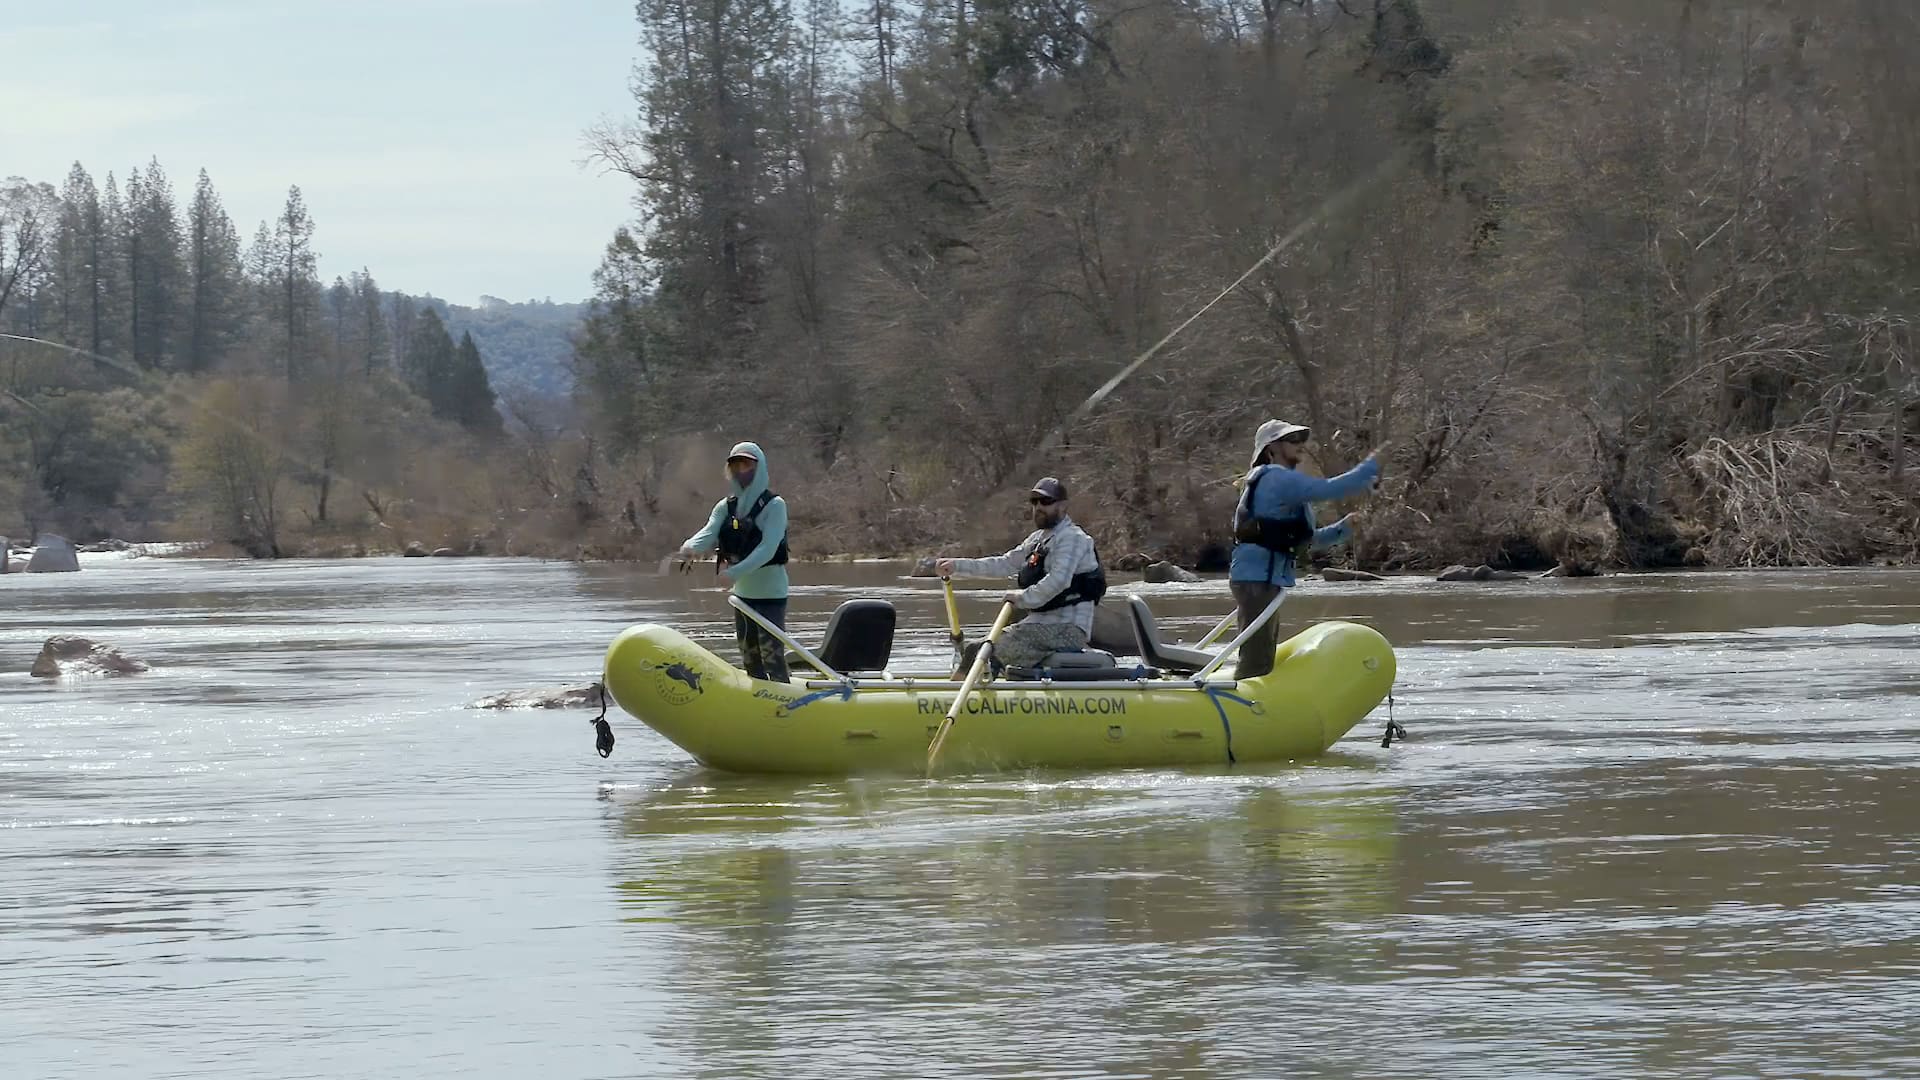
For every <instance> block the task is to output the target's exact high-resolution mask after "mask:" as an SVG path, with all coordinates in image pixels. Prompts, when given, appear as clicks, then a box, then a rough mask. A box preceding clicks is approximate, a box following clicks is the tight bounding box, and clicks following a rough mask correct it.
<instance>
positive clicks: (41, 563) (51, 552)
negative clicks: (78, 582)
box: [27, 533, 80, 574]
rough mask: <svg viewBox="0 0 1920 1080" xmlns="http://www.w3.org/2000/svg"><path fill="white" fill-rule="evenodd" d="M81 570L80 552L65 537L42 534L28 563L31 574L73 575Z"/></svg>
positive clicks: (28, 571)
mask: <svg viewBox="0 0 1920 1080" xmlns="http://www.w3.org/2000/svg"><path fill="white" fill-rule="evenodd" d="M79 569H80V552H79V551H78V550H77V549H76V548H75V547H74V546H73V541H71V540H69V539H67V538H66V537H64V536H55V535H53V534H52V533H42V534H41V536H40V539H39V540H38V541H36V542H35V543H34V545H33V558H32V559H29V560H28V561H27V573H29V574H71V573H74V572H76V571H78V570H79Z"/></svg>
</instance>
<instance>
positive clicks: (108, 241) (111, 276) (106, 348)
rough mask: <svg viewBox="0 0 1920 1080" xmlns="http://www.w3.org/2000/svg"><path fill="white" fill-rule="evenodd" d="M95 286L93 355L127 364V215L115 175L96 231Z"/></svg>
mask: <svg viewBox="0 0 1920 1080" xmlns="http://www.w3.org/2000/svg"><path fill="white" fill-rule="evenodd" d="M94 235H95V241H94V244H93V255H94V258H95V263H94V265H95V267H97V269H96V271H95V274H94V283H95V285H96V287H97V289H98V292H97V293H96V296H95V304H94V339H95V341H96V342H97V344H96V345H95V346H94V348H93V351H94V352H97V353H99V354H101V355H102V356H109V357H112V358H114V359H116V360H125V359H127V358H128V354H129V352H130V349H129V345H130V344H131V342H130V340H129V339H130V338H131V337H132V336H133V335H132V322H131V317H130V316H131V313H130V311H129V310H128V308H129V304H128V295H127V294H128V288H127V212H126V204H125V203H124V202H123V201H122V200H121V198H120V185H119V183H118V182H117V181H115V180H114V178H113V174H112V173H108V174H107V182H106V184H105V185H104V186H103V187H102V188H101V191H100V215H99V220H98V225H97V228H96V229H95V230H94Z"/></svg>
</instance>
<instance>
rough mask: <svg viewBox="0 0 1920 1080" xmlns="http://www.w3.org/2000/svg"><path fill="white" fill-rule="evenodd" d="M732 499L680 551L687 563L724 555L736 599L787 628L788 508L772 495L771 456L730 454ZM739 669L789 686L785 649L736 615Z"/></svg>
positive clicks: (745, 448) (748, 451) (739, 446)
mask: <svg viewBox="0 0 1920 1080" xmlns="http://www.w3.org/2000/svg"><path fill="white" fill-rule="evenodd" d="M727 479H728V481H729V483H730V484H731V486H732V488H733V494H732V495H729V496H727V497H726V498H724V499H721V500H720V501H719V502H717V503H715V504H714V506H713V513H712V514H710V515H708V517H707V524H706V527H705V528H703V529H701V530H700V531H699V532H697V533H694V534H693V536H691V537H689V538H688V540H687V542H686V543H685V544H682V545H681V546H680V554H681V556H682V557H683V558H692V557H693V556H695V555H698V554H703V553H705V552H709V551H718V552H719V553H720V563H721V567H722V568H721V571H720V572H721V573H722V574H725V575H726V577H727V580H729V581H731V582H732V583H733V594H734V595H735V596H738V597H739V598H740V599H742V600H744V601H746V603H747V606H748V607H751V608H752V609H753V610H754V611H756V612H758V613H759V614H760V616H761V617H762V618H764V619H766V620H767V621H768V622H770V623H772V624H773V625H775V626H777V627H779V628H781V629H782V630H785V629H786V628H787V502H786V500H785V499H782V498H781V497H780V496H778V495H775V494H774V493H773V492H772V491H770V490H768V488H767V484H768V476H767V455H766V454H764V453H762V452H761V450H760V447H759V446H757V445H755V444H753V443H750V442H743V443H736V444H735V445H734V448H733V449H732V450H731V451H729V452H728V453H727ZM733 636H734V640H735V641H737V642H738V643H739V645H740V661H741V667H743V668H745V669H746V672H747V674H749V675H751V676H753V677H754V678H756V679H769V680H772V681H773V682H786V681H787V649H786V646H785V645H783V644H781V642H780V639H779V638H776V637H774V636H773V635H772V634H769V633H767V632H766V631H765V630H763V629H761V628H760V627H759V626H758V625H757V624H756V623H754V621H753V620H752V619H749V618H747V617H746V615H744V614H742V613H740V612H738V611H736V612H734V613H733Z"/></svg>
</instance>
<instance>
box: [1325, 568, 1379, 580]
mask: <svg viewBox="0 0 1920 1080" xmlns="http://www.w3.org/2000/svg"><path fill="white" fill-rule="evenodd" d="M1320 579H1321V580H1322V581H1385V580H1387V579H1386V578H1383V577H1381V576H1380V575H1379V574H1370V573H1368V572H1367V571H1365V570H1348V569H1345V568H1343V567H1338V566H1329V567H1327V568H1326V569H1325V570H1322V571H1320Z"/></svg>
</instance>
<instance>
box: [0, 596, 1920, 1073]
mask: <svg viewBox="0 0 1920 1080" xmlns="http://www.w3.org/2000/svg"><path fill="white" fill-rule="evenodd" d="M901 572H902V568H901V567H899V566H871V565H868V566H851V567H850V566H832V567H800V568H797V574H796V576H797V578H798V579H799V580H800V581H801V582H803V584H802V585H801V586H799V587H798V588H797V589H796V593H795V604H794V616H793V621H794V622H795V623H796V624H797V626H798V627H799V629H800V631H801V636H802V637H803V639H806V640H817V638H818V634H819V632H820V628H821V626H822V624H823V623H824V619H825V615H826V613H827V611H828V610H830V609H831V607H832V606H833V605H834V604H836V603H837V602H839V601H840V600H841V599H843V598H845V597H848V596H851V595H856V594H867V595H882V596H886V597H888V598H891V599H893V600H894V601H895V602H896V603H897V604H899V605H900V606H901V608H902V623H903V627H904V628H905V629H904V630H903V638H902V642H901V650H900V651H901V652H905V653H916V652H917V653H920V654H923V655H924V657H925V659H926V660H927V661H928V662H929V666H937V665H938V664H939V663H940V662H942V661H943V660H944V658H945V655H946V652H945V649H946V645H945V635H944V625H943V615H942V612H941V608H940V606H939V594H938V593H937V592H936V591H934V590H933V588H932V587H931V585H932V583H929V582H912V581H908V580H906V579H904V578H902V577H900V574H901ZM707 585H708V582H705V581H701V580H700V579H698V578H693V579H687V578H672V577H669V578H659V577H655V576H652V575H650V574H648V573H646V572H645V571H643V570H636V569H633V568H627V567H606V566H575V565H567V564H558V563H537V562H529V561H506V560H414V561H405V560H398V559H393V560H363V561H354V562H332V563H303V562H288V563H277V564H271V565H268V564H243V563H228V562H217V561H197V560H150V559H148V560H112V559H104V558H103V559H96V560H95V561H93V562H91V563H89V565H88V569H87V570H86V571H85V572H83V573H81V574H78V575H37V576H33V577H7V578H0V1075H3V1076H5V1077H8V1078H21V1080H25V1078H35V1080H38V1078H45V1077H100V1076H112V1077H115V1078H134V1077H195V1078H211V1077H246V1078H248V1080H259V1078H261V1077H274V1078H283V1077H328V1078H334V1077H360V1076H395V1077H409V1078H414V1077H528V1076H537V1077H540V1078H542V1080H572V1078H587V1077H637V1076H687V1077H712V1078H723V1077H724V1078H748V1077H750V1078H760V1077H766V1078H773V1077H798V1076H832V1077H836V1078H847V1077H881V1076H884V1077H949V1076H951V1077H961V1076H1020V1077H1043V1076H1044V1077H1055V1076H1058V1077H1079V1076H1097V1077H1272V1076H1290V1077H1407V1078H1413V1077H1422V1078H1425V1077H1490V1076H1501V1077H1505V1076H1552V1077H1596V1078H1600V1077H1605V1078H1609V1080H1611V1078H1617V1077H1622V1076H1655V1075H1657V1076H1687V1077H1696V1076H1697V1077H1812V1076H1822V1077H1828V1076H1831V1077H1842V1076H1845V1077H1912V1076H1916V1075H1920V1035H1916V1034H1915V1030H1914V1016H1913V1010H1914V1008H1915V1004H1916V1002H1920V574H1914V573H1905V572H1872V573H1868V572H1827V573H1798V572H1780V573H1759V574H1707V573H1701V574H1688V575H1671V576H1650V577H1615V578H1606V579H1601V580H1594V581H1571V582H1524V583H1513V584H1482V585H1454V586H1440V585H1435V584H1431V583H1415V582H1394V583H1389V584H1385V585H1353V586H1330V585H1323V584H1319V583H1313V584H1310V585H1308V586H1307V587H1305V588H1303V589H1302V590H1301V591H1300V592H1299V593H1298V594H1297V595H1296V596H1295V597H1294V598H1293V599H1291V600H1290V602H1289V604H1288V606H1287V608H1286V609H1284V611H1283V615H1285V616H1287V617H1289V618H1290V619H1291V620H1293V624H1294V625H1299V624H1300V623H1301V622H1303V621H1311V620H1317V619H1321V618H1332V617H1346V618H1355V619H1360V620H1364V621H1368V622H1370V623H1372V624H1373V625H1375V626H1377V627H1378V628H1379V629H1381V630H1382V631H1383V632H1384V633H1385V634H1386V635H1387V636H1388V637H1389V638H1390V639H1392V640H1393V641H1394V642H1395V644H1396V647H1397V649H1398V650H1399V655H1400V671H1401V675H1400V684H1399V688H1398V691H1397V695H1396V705H1395V708H1396V710H1397V711H1396V716H1397V718H1398V719H1399V720H1400V721H1401V722H1402V723H1404V724H1405V725H1406V726H1407V727H1408V728H1409V729H1410V731H1411V738H1410V739H1409V741H1407V742H1405V743H1399V744H1396V745H1395V746H1394V747H1393V748H1391V749H1387V750H1383V749H1381V748H1380V745H1379V732H1380V727H1381V724H1382V722H1383V719H1384V718H1383V717H1374V718H1369V719H1368V720H1367V721H1366V722H1365V723H1364V724H1363V726H1362V727H1360V728H1357V729H1355V731H1354V732H1353V733H1352V734H1350V735H1349V736H1348V737H1347V738H1346V739H1345V740H1343V741H1342V742H1341V743H1340V744H1339V745H1338V746H1337V747H1336V752H1335V753H1334V754H1333V755H1331V756H1330V757H1329V758H1327V759H1324V760H1322V761H1320V762H1316V763H1313V764H1305V765H1296V766H1274V767H1266V768H1253V769H1239V770H1231V769H1228V768H1226V767H1224V766H1223V767H1221V768H1218V769H1197V770H1161V771H1151V770H1150V771H1134V772H1120V773H1107V774H1043V773H1035V774H1019V775H1002V776H978V777H962V778H954V779H950V780H943V781H940V782H933V783H929V782H926V781H922V780H915V779H901V780H863V781H853V782H849V781H837V780H792V779H779V780H768V779H752V778H737V777H730V776H726V775H721V774H715V773H710V772H706V771H704V770H702V769H700V768H698V767H697V766H695V765H693V764H692V763H691V762H690V761H689V760H688V759H687V758H686V757H685V756H684V755H683V754H682V753H681V752H679V751H678V750H677V749H676V748H674V747H673V746H672V745H670V744H668V743H666V742H664V741H663V740H661V739H659V738H658V737H655V736H653V735H652V734H651V733H650V732H648V731H646V730H645V729H644V728H642V727H640V726H639V725H638V724H637V723H635V722H633V721H631V720H623V721H622V722H620V723H618V724H617V725H616V729H617V731H618V733H619V736H620V742H619V745H618V747H617V748H616V750H615V753H614V756H613V757H612V758H611V759H610V760H606V761H602V760H601V759H599V758H598V757H596V756H595V755H594V753H593V750H592V729H591V728H590V727H589V726H588V725H587V724H586V723H585V722H584V721H585V717H586V716H587V715H588V714H584V713H581V712H579V711H535V710H524V711H514V712H487V711H478V710H472V709H467V708H464V707H463V706H464V705H465V704H466V703H467V702H469V701H471V700H473V699H475V698H478V697H480V696H482V695H484V694H488V693H492V692H495V691H500V690H508V689H515V688H521V687H527V686H538V685H548V684H556V683H562V682H566V681H569V680H581V681H585V680H590V679H591V678H593V677H594V676H595V674H596V672H597V667H598V658H599V653H600V650H601V649H602V648H603V647H604V645H605V643H606V642H607V641H608V639H609V638H610V637H611V636H612V635H613V634H614V633H615V632H616V631H617V630H618V629H619V628H620V627H622V626H624V625H627V624H629V623H632V622H638V621H645V620H671V621H672V622H674V623H675V624H676V625H680V626H682V627H692V628H693V629H694V630H695V631H697V632H698V635H704V636H709V637H712V638H714V639H715V640H716V642H724V641H725V640H726V634H727V622H726V620H727V614H728V612H727V609H726V608H725V607H724V604H723V600H722V597H721V594H719V593H718V592H717V591H715V590H713V589H712V588H710V587H706V586H707ZM1142 591H1143V592H1144V593H1145V594H1146V595H1147V596H1148V597H1149V598H1150V599H1151V600H1152V602H1153V604H1154V606H1155V609H1156V611H1159V612H1161V613H1162V614H1163V618H1164V620H1165V621H1166V622H1168V623H1170V624H1171V625H1172V626H1173V628H1174V630H1175V631H1176V633H1175V635H1174V636H1175V637H1182V638H1184V639H1186V640H1191V639H1192V638H1193V637H1195V636H1197V635H1198V634H1199V633H1200V631H1201V628H1203V627H1205V626H1207V625H1210V624H1211V622H1212V620H1213V619H1214V618H1215V617H1217V616H1218V615H1219V614H1220V613H1221V612H1223V611H1224V610H1225V606H1226V600H1225V588H1224V585H1222V584H1221V583H1218V582H1210V583H1206V584H1202V585H1188V586H1148V587H1145V588H1144V589H1143V590H1142ZM963 606H964V610H965V611H966V613H967V614H968V615H969V617H970V620H971V621H972V622H975V623H984V622H985V621H986V620H987V619H988V618H989V617H990V615H991V612H992V606H991V604H990V598H989V596H988V595H987V594H986V593H984V592H983V593H980V594H976V595H972V596H969V597H968V598H966V600H965V602H964V605H963ZM54 633H80V634H85V635H87V636H91V637H94V638H97V639H100V640H103V641H107V642H110V643H112V644H115V645H117V646H119V647H121V648H122V649H123V650H125V651H126V652H128V653H130V654H132V655H136V656H140V657H143V658H145V659H147V660H149V661H151V662H152V663H153V664H154V665H155V669H154V670H153V671H152V672H151V673H150V674H147V675H141V676H133V677H126V678H118V679H85V680H73V681H70V682H66V683H62V684H49V683H47V682H44V681H41V680H32V679H29V678H27V677H26V675H25V672H26V669H27V667H28V666H29V664H30V663H31V660H32V657H33V655H34V653H35V651H37V649H38V647H39V645H40V642H41V641H42V640H43V639H44V638H45V637H46V636H48V635H49V634H54ZM722 651H723V652H724V653H725V654H726V655H729V656H730V655H731V651H730V648H723V650H722Z"/></svg>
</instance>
